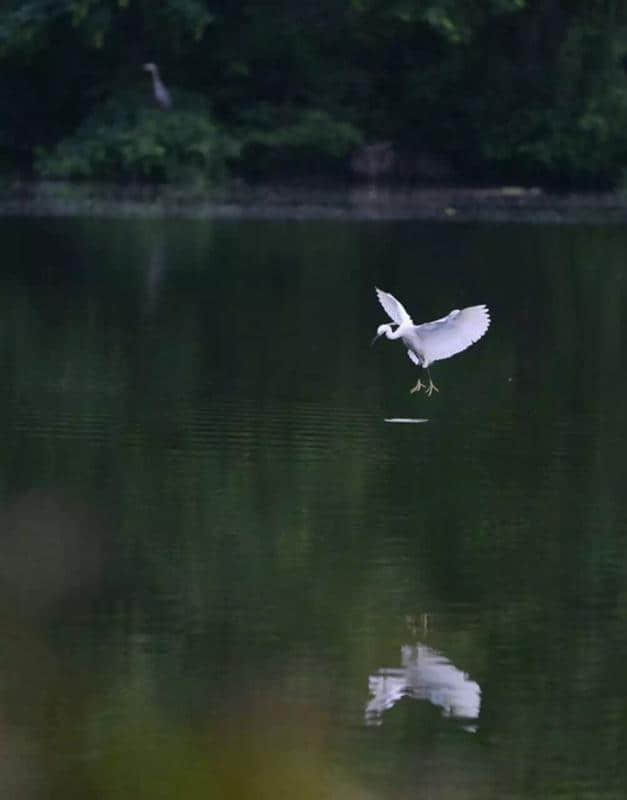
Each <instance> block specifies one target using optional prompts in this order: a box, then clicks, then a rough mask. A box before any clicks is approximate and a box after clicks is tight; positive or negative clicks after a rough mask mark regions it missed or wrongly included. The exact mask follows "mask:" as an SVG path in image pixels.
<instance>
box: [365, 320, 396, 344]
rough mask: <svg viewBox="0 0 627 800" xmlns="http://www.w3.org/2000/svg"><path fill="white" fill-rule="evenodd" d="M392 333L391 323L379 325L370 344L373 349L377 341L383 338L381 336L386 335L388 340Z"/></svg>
mask: <svg viewBox="0 0 627 800" xmlns="http://www.w3.org/2000/svg"><path fill="white" fill-rule="evenodd" d="M391 333H392V326H391V325H390V324H389V323H385V324H383V325H379V327H378V328H377V332H376V334H375V337H374V339H373V340H372V341H371V342H370V347H372V345H373V344H374V343H375V342H376V341H377V339H379V338H381V336H383V335H385V336H386V337H387V338H389V336H390V334H391Z"/></svg>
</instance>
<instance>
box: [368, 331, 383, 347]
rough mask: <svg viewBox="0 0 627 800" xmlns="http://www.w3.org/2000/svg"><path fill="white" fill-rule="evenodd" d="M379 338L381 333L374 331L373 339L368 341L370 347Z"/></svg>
mask: <svg viewBox="0 0 627 800" xmlns="http://www.w3.org/2000/svg"><path fill="white" fill-rule="evenodd" d="M380 338H381V334H380V333H375V335H374V339H373V340H372V341H371V342H370V347H372V345H373V344H374V343H375V342H376V341H377V339H380Z"/></svg>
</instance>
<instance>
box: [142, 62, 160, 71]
mask: <svg viewBox="0 0 627 800" xmlns="http://www.w3.org/2000/svg"><path fill="white" fill-rule="evenodd" d="M143 69H144V70H145V71H146V72H156V70H157V65H156V64H153V63H152V61H149V62H148V63H147V64H144V66H143Z"/></svg>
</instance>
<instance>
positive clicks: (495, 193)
mask: <svg viewBox="0 0 627 800" xmlns="http://www.w3.org/2000/svg"><path fill="white" fill-rule="evenodd" d="M0 216H3V217H11V216H56V217H73V216H82V217H89V216H91V217H117V218H133V217H145V218H188V219H268V220H272V219H274V220H316V219H337V220H356V221H359V220H364V221H366V220H372V221H376V220H381V221H386V220H389V221H395V220H396V221H402V220H422V221H430V222H435V221H440V222H501V223H508V222H527V223H528V222H536V223H559V224H564V223H586V222H587V223H592V224H604V223H613V224H618V223H627V193H626V192H590V193H585V192H571V193H565V194H556V193H550V192H545V191H543V190H542V189H539V188H531V189H527V188H523V187H518V186H497V187H482V188H472V187H432V188H415V189H402V188H385V187H374V186H372V187H368V186H351V187H346V188H329V189H326V188H319V187H316V188H307V187H305V186H301V187H299V188H295V187H293V186H285V185H278V184H277V185H271V184H265V185H256V186H244V185H234V186H228V187H224V188H219V189H205V188H194V187H177V186H149V185H131V186H120V185H114V184H76V183H54V182H48V181H43V182H17V181H16V182H14V183H12V184H5V186H4V187H2V188H0Z"/></svg>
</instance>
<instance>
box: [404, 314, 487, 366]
mask: <svg viewBox="0 0 627 800" xmlns="http://www.w3.org/2000/svg"><path fill="white" fill-rule="evenodd" d="M489 327H490V313H489V311H488V309H487V308H486V306H483V305H481V306H469V307H468V308H463V309H462V310H461V311H459V309H456V310H455V311H451V313H450V314H449V315H448V316H446V317H442V319H436V320H434V321H433V322H425V323H423V324H422V325H415V326H414V332H415V333H416V335H417V336H418V337H419V338H420V344H421V349H422V351H423V353H424V355H425V359H426V361H427V362H428V363H431V362H432V361H440V360H441V359H443V358H450V356H454V355H455V353H461V351H462V350H465V349H466V348H467V347H470V345H471V344H474V343H475V342H476V341H477V340H478V339H481V337H482V336H483V334H484V333H485V332H486V331H487V330H488V328H489Z"/></svg>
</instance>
